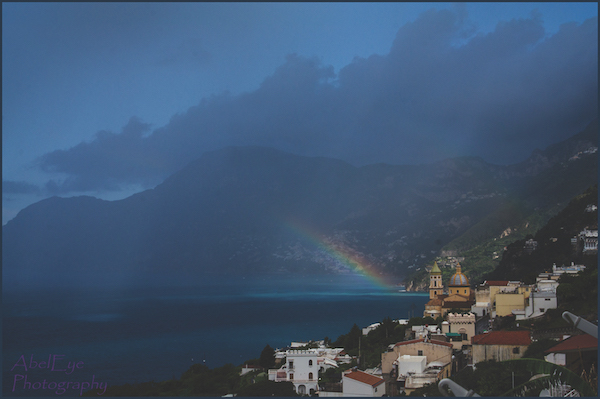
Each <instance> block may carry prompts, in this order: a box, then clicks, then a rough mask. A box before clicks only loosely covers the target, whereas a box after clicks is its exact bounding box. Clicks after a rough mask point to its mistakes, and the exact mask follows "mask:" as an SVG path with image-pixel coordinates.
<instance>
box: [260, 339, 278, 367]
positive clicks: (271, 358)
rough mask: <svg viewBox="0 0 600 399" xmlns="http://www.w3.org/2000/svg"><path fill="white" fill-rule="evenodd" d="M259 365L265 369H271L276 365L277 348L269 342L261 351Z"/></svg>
mask: <svg viewBox="0 0 600 399" xmlns="http://www.w3.org/2000/svg"><path fill="white" fill-rule="evenodd" d="M259 365H260V367H262V368H263V369H271V368H273V367H275V349H273V348H271V346H269V345H268V344H267V346H265V348H264V349H263V350H262V352H261V353H260V360H259Z"/></svg>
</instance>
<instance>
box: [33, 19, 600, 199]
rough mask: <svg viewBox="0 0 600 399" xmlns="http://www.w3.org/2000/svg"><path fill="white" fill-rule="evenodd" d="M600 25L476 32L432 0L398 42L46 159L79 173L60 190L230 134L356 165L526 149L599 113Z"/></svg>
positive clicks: (504, 159) (162, 165)
mask: <svg viewBox="0 0 600 399" xmlns="http://www.w3.org/2000/svg"><path fill="white" fill-rule="evenodd" d="M597 36H598V21H597V18H593V19H589V20H587V21H586V22H585V23H583V24H581V25H579V24H575V23H573V24H565V25H563V26H562V27H561V28H560V30H559V32H558V33H556V34H555V35H553V36H551V37H548V38H546V37H545V32H544V29H543V25H542V20H541V17H540V16H539V15H533V16H532V17H531V18H528V19H515V20H512V21H508V22H503V23H501V24H498V26H497V27H496V29H495V30H494V31H493V32H491V33H488V34H475V30H474V25H473V24H472V23H471V22H469V21H468V19H466V15H465V12H464V10H460V9H459V10H454V11H450V10H441V11H436V10H431V11H428V12H426V13H423V14H422V15H421V16H420V17H419V18H418V19H417V20H415V21H414V22H412V23H408V24H406V25H404V26H403V27H402V28H401V29H400V30H399V31H398V34H397V36H396V39H395V40H394V43H393V45H392V47H391V49H390V52H389V54H387V55H373V56H371V57H369V58H366V59H365V58H356V59H355V60H354V61H353V62H352V63H350V64H349V65H347V66H346V67H344V68H342V69H341V70H340V71H339V73H338V75H337V76H336V75H335V74H334V71H333V68H332V67H331V66H327V65H323V64H322V63H320V62H319V60H318V59H314V58H306V57H302V56H298V55H290V56H288V57H287V58H286V60H285V63H284V64H283V65H281V66H280V67H279V68H277V70H276V71H275V72H274V73H273V75H271V76H269V77H267V78H266V79H265V80H264V81H263V83H262V85H261V86H260V87H259V88H258V89H257V90H255V91H253V92H250V93H243V94H240V95H235V96H234V95H230V94H227V93H224V94H220V95H215V96H213V97H211V98H206V99H203V100H202V101H201V102H200V104H198V105H197V106H194V107H191V108H189V109H188V110H187V111H186V112H185V113H183V114H178V115H175V116H173V117H172V119H171V121H170V122H169V123H168V124H167V125H166V126H163V127H161V128H158V129H156V130H154V131H153V132H151V134H148V133H150V131H149V127H148V126H147V125H144V124H143V123H141V122H140V121H137V120H135V119H133V120H132V121H131V122H130V123H129V125H127V126H126V127H125V128H124V130H123V132H122V133H120V134H114V133H108V132H103V133H99V134H98V135H97V136H96V137H95V139H94V140H93V141H92V142H90V143H82V144H79V145H78V146H76V147H73V148H71V149H69V150H66V151H62V150H60V151H55V152H52V153H49V154H46V155H45V156H44V157H42V158H41V159H40V163H39V164H40V166H41V167H42V169H43V170H46V171H55V172H62V173H65V174H67V176H68V178H67V179H66V180H65V182H64V183H54V184H55V185H56V187H54V188H55V189H57V190H65V191H69V190H73V191H77V190H80V191H81V190H84V189H86V190H89V189H91V188H93V187H96V188H100V187H101V188H103V189H118V187H119V185H120V184H121V183H140V182H141V183H148V184H150V182H155V181H157V179H159V178H162V177H165V176H166V175H167V174H169V173H172V172H174V171H175V170H177V169H178V168H181V167H182V166H183V165H185V164H186V163H187V162H189V161H191V160H193V159H195V158H197V157H199V156H200V155H201V154H202V153H203V152H204V151H206V150H212V149H215V148H219V147H222V146H226V145H250V144H251V145H267V146H273V147H276V148H280V149H283V150H288V151H291V152H294V153H297V154H304V155H322V156H332V157H338V158H342V159H345V160H347V161H349V162H351V163H354V164H365V163H373V162H387V163H394V164H401V163H424V162H431V161H435V160H439V159H443V158H447V157H451V156H459V155H476V156H482V157H483V158H484V159H486V160H487V161H489V162H494V163H513V162H518V161H521V160H523V159H524V158H526V157H527V156H528V155H529V154H530V152H531V151H532V150H533V149H534V148H536V147H538V148H544V147H546V146H548V145H549V144H552V143H554V142H557V141H560V140H562V139H565V138H567V137H569V136H570V135H572V134H574V133H576V132H577V131H578V130H580V129H582V128H583V127H585V125H586V124H587V123H589V122H590V120H592V119H593V118H595V117H596V116H597V106H598V104H597V91H598V73H597V70H598V38H597ZM240 68H243V65H240Z"/></svg>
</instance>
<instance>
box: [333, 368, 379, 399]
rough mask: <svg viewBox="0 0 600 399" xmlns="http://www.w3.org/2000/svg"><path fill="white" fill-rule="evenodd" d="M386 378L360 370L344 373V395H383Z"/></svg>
mask: <svg viewBox="0 0 600 399" xmlns="http://www.w3.org/2000/svg"><path fill="white" fill-rule="evenodd" d="M383 395H385V380H384V379H383V378H380V377H377V376H374V375H371V374H368V373H365V372H364V371H360V370H351V371H350V372H349V373H345V374H343V375H342V396H383Z"/></svg>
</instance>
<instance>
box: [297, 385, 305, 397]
mask: <svg viewBox="0 0 600 399" xmlns="http://www.w3.org/2000/svg"><path fill="white" fill-rule="evenodd" d="M298 395H306V386H305V385H298Z"/></svg>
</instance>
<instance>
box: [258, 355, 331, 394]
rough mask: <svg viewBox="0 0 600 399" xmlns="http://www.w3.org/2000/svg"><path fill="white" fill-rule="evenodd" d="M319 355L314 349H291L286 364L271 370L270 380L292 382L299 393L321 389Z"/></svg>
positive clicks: (309, 392) (311, 392) (310, 392)
mask: <svg viewBox="0 0 600 399" xmlns="http://www.w3.org/2000/svg"><path fill="white" fill-rule="evenodd" d="M318 357H319V355H318V353H317V351H316V350H314V349H308V350H289V351H287V352H286V362H285V365H283V366H281V368H279V369H278V370H275V369H273V370H269V380H270V381H276V382H283V381H289V382H292V383H293V384H294V388H295V389H296V393H298V395H306V394H311V395H312V394H313V393H315V392H317V391H318V389H319V387H318V382H319V368H320V367H322V366H320V365H319V364H318Z"/></svg>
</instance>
